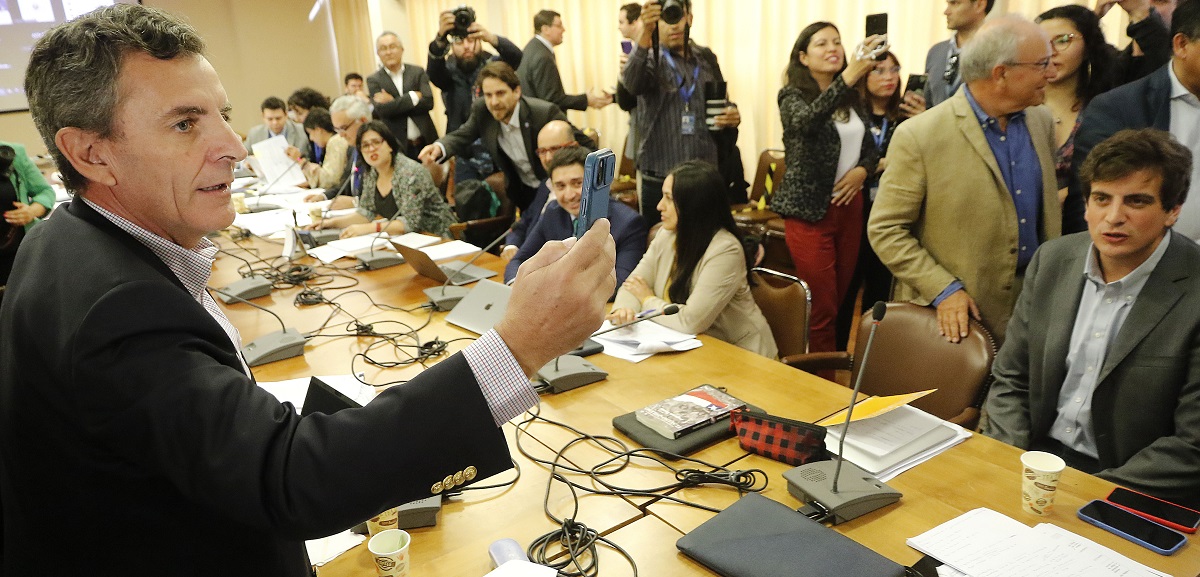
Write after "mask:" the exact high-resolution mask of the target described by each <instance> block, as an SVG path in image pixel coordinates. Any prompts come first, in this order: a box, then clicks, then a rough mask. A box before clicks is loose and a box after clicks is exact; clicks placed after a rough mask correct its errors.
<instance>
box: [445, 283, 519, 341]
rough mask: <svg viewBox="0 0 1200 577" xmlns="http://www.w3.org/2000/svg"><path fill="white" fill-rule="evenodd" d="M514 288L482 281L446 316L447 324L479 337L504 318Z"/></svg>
mask: <svg viewBox="0 0 1200 577" xmlns="http://www.w3.org/2000/svg"><path fill="white" fill-rule="evenodd" d="M510 293H512V288H511V287H509V286H508V285H503V284H500V283H498V282H494V281H490V280H480V281H479V284H477V285H475V288H473V289H471V292H469V293H467V296H465V297H463V299H462V300H461V301H459V302H458V304H457V305H455V307H454V310H452V311H450V314H448V315H446V322H448V323H450V324H452V325H454V326H456V327H461V328H464V329H467V330H468V331H471V332H473V333H475V334H477V335H482V334H483V333H486V332H488V331H490V330H492V327H493V326H495V325H496V323H498V322H500V319H502V318H504V311H505V310H507V309H508V295H509V294H510Z"/></svg>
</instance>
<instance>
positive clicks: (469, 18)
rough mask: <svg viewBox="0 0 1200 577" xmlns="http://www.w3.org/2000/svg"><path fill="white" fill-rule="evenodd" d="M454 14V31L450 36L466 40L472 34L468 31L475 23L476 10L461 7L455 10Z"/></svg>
mask: <svg viewBox="0 0 1200 577" xmlns="http://www.w3.org/2000/svg"><path fill="white" fill-rule="evenodd" d="M452 14H454V29H453V30H451V31H450V36H454V37H455V38H464V39H465V38H466V37H467V36H468V35H469V34H470V33H471V32H470V31H469V30H468V29H469V28H470V27H471V25H472V24H474V23H475V10H474V9H472V8H471V7H470V6H459V7H458V8H455V9H454V11H453V12H452Z"/></svg>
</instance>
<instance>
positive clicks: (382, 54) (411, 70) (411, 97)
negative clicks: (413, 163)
mask: <svg viewBox="0 0 1200 577" xmlns="http://www.w3.org/2000/svg"><path fill="white" fill-rule="evenodd" d="M375 54H377V55H378V56H379V61H380V62H381V63H382V64H383V66H381V67H380V68H379V70H376V71H375V73H374V74H372V75H371V76H369V77H367V94H370V95H371V103H372V104H374V105H375V112H374V115H375V118H378V119H380V120H382V121H384V122H385V123H387V125H388V128H390V129H392V134H394V135H396V138H397V139H398V140H399V141H400V143H401V145H403V146H404V154H405V155H406V156H408V157H409V158H413V159H415V158H416V157H417V153H418V152H420V150H421V148H422V147H424V146H425V145H426V144H429V143H430V142H433V141H434V140H437V129H436V128H434V126H433V119H432V118H430V117H429V111H430V110H433V89H432V88H430V87H429V76H427V75H426V74H425V69H423V68H421V67H420V66H416V65H413V64H405V63H404V61H403V58H404V44H402V43H401V42H400V37H399V36H397V35H396V33H395V32H384V33H383V34H380V35H379V38H377V39H376V40H375Z"/></svg>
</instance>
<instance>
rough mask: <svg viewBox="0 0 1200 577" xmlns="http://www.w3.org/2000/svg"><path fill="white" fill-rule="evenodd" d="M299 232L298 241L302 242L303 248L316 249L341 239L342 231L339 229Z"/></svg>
mask: <svg viewBox="0 0 1200 577" xmlns="http://www.w3.org/2000/svg"><path fill="white" fill-rule="evenodd" d="M299 232H300V240H302V241H304V246H306V247H308V248H317V247H318V246H323V245H326V244H329V243H331V242H333V241H335V240H337V239H339V238H341V237H342V229H340V228H323V229H321V230H302V231H299Z"/></svg>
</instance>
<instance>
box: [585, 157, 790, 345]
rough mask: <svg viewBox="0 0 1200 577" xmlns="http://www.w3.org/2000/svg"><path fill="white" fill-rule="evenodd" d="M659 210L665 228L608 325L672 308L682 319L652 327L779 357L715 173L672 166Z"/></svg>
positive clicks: (694, 164) (695, 164) (696, 165)
mask: <svg viewBox="0 0 1200 577" xmlns="http://www.w3.org/2000/svg"><path fill="white" fill-rule="evenodd" d="M658 211H659V213H660V214H661V215H662V229H661V230H659V232H658V234H657V235H656V236H655V237H654V240H653V241H652V242H651V243H650V247H649V248H648V249H647V250H646V254H645V256H643V257H642V260H641V262H639V263H638V265H637V268H635V269H633V273H631V274H630V275H629V278H628V279H626V280H625V282H624V283H623V284H622V285H621V288H620V289H619V290H618V291H617V296H616V299H615V300H614V301H613V310H612V312H611V313H610V314H609V316H608V318H609V320H611V321H612V322H613V323H614V324H621V323H626V322H630V321H632V320H634V318H636V316H637V314H638V313H640V312H643V311H651V310H662V309H663V307H665V306H667V305H668V304H671V303H675V304H677V305H679V312H678V313H675V314H674V315H669V316H660V317H655V318H654V322H656V323H659V324H661V325H663V326H666V327H670V328H673V329H675V330H678V331H682V332H685V333H693V334H698V333H706V334H708V335H710V336H713V337H716V338H718V339H721V340H723V341H725V342H727V343H732V344H735V345H737V346H739V347H742V348H744V349H747V350H750V351H753V352H756V353H758V354H760V355H763V356H766V357H771V358H775V357H776V356H777V355H778V349H776V347H775V338H774V337H773V336H772V335H771V327H770V326H769V325H768V324H767V319H766V317H764V316H763V314H762V311H760V310H759V308H758V305H757V304H755V303H754V297H753V295H751V294H750V285H749V276H748V275H749V273H748V271H747V267H748V264H747V260H748V259H747V254H746V251H745V250H744V249H743V248H742V242H741V235H740V233H739V232H738V229H737V225H735V224H734V222H733V215H732V214H730V212H729V202H728V200H726V198H725V186H724V184H723V181H722V179H721V175H720V174H719V173H718V172H717V169H716V167H715V166H713V165H711V164H709V163H707V162H703V161H699V160H691V161H688V162H685V163H683V164H680V165H679V166H677V167H675V169H674V170H672V171H671V172H670V174H668V175H667V178H666V180H664V181H663V197H662V200H660V201H659V203H658ZM750 256H751V257H753V255H750Z"/></svg>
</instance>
